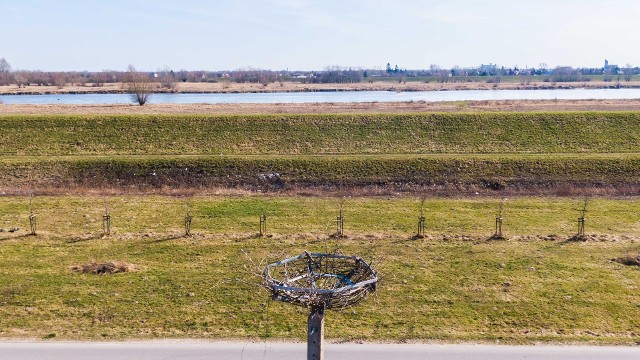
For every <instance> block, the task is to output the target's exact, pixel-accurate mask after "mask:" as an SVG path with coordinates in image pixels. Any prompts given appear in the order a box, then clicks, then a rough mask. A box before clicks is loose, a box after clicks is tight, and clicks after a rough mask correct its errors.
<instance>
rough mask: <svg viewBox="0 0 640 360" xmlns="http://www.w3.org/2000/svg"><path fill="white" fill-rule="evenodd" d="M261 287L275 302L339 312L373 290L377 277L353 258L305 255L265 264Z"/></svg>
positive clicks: (366, 265)
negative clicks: (262, 286) (263, 287)
mask: <svg viewBox="0 0 640 360" xmlns="http://www.w3.org/2000/svg"><path fill="white" fill-rule="evenodd" d="M262 278H263V285H264V286H265V287H266V288H267V289H268V290H269V291H270V292H271V295H272V298H273V299H274V300H277V301H283V302H288V303H292V304H295V305H299V306H304V307H308V308H315V309H342V308H346V307H349V306H352V305H355V304H357V303H358V302H360V301H361V300H362V299H364V298H365V297H366V296H367V295H369V294H370V293H372V292H374V291H375V290H376V283H377V282H378V275H377V274H376V272H375V270H374V269H373V268H372V267H371V265H369V264H367V263H366V262H365V261H364V260H362V259H361V258H360V257H357V256H346V255H339V254H324V253H309V252H306V251H305V252H304V253H303V254H301V255H298V256H294V257H291V258H288V259H285V260H281V261H278V262H275V263H272V264H269V265H267V266H266V267H265V268H264V271H263V273H262Z"/></svg>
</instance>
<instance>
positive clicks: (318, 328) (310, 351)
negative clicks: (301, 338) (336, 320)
mask: <svg viewBox="0 0 640 360" xmlns="http://www.w3.org/2000/svg"><path fill="white" fill-rule="evenodd" d="M323 342H324V309H323V308H311V311H310V313H309V319H308V322H307V360H323V359H324V347H323Z"/></svg>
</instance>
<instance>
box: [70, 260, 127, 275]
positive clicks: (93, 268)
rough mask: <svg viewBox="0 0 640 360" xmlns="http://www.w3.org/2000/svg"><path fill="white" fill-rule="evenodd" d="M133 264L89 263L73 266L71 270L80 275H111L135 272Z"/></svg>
mask: <svg viewBox="0 0 640 360" xmlns="http://www.w3.org/2000/svg"><path fill="white" fill-rule="evenodd" d="M135 269H136V267H135V265H133V264H129V263H127V262H124V261H108V262H97V261H91V262H89V263H86V264H82V265H74V266H72V267H71V270H72V271H74V272H77V273H81V274H93V275H111V274H117V273H123V272H130V271H133V270H135Z"/></svg>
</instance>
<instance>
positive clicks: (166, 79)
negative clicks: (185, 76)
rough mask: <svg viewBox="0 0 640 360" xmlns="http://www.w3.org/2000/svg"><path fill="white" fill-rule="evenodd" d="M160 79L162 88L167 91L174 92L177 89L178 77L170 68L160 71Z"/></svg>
mask: <svg viewBox="0 0 640 360" xmlns="http://www.w3.org/2000/svg"><path fill="white" fill-rule="evenodd" d="M158 77H159V80H160V87H161V88H163V89H167V90H174V89H175V88H176V75H175V74H174V72H173V70H171V69H170V68H169V67H168V66H166V67H165V68H164V69H162V70H159V71H158Z"/></svg>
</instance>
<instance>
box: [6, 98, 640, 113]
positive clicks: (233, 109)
mask: <svg viewBox="0 0 640 360" xmlns="http://www.w3.org/2000/svg"><path fill="white" fill-rule="evenodd" d="M636 110H640V99H634V100H558V101H552V100H499V101H498V100H496V101H457V102H424V101H414V102H393V103H387V102H372V103H308V104H147V105H145V106H138V105H129V104H115V105H67V104H50V105H17V104H11V105H9V104H4V105H2V104H0V112H1V113H2V114H7V115H11V114H14V115H25V114H37V115H43V114H110V115H111V114H329V113H332V114H347V113H361V114H362V113H411V112H460V111H464V112H493V111H515V112H527V111H636Z"/></svg>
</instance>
